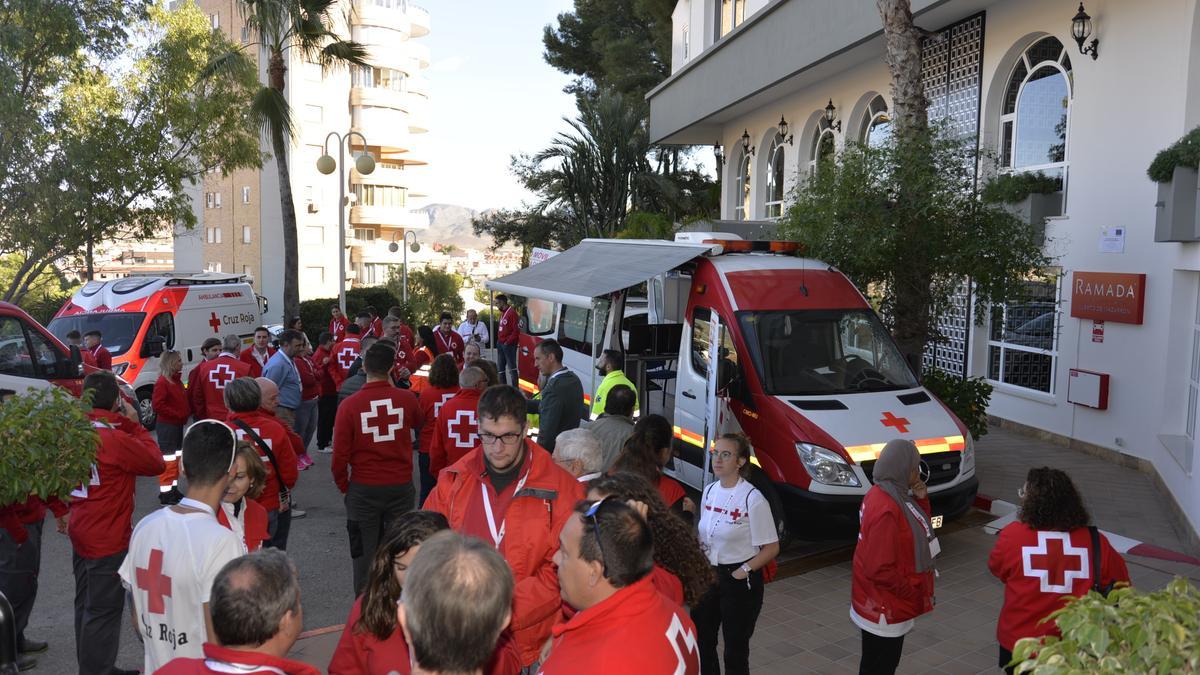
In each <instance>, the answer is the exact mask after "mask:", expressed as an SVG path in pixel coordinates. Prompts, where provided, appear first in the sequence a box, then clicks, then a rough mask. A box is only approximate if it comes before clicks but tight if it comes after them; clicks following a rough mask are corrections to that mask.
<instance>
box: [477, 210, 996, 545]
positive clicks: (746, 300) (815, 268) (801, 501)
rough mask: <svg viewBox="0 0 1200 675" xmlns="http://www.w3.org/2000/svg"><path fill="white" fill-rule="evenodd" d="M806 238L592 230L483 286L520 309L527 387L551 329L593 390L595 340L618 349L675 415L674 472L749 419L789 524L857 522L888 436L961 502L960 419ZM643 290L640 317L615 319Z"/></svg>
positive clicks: (964, 481)
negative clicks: (658, 237)
mask: <svg viewBox="0 0 1200 675" xmlns="http://www.w3.org/2000/svg"><path fill="white" fill-rule="evenodd" d="M796 251H797V245H796V244H795V243H792V242H768V241H746V240H741V239H739V238H738V237H737V235H731V234H722V233H711V232H710V233H681V234H679V235H677V240H676V241H675V242H669V241H635V240H604V239H588V240H584V241H583V242H582V243H580V244H579V245H577V246H575V247H573V248H571V249H568V250H567V251H564V252H562V253H561V254H559V255H557V256H554V257H552V258H549V259H547V260H545V261H543V262H540V263H538V264H537V265H531V266H530V267H527V268H525V269H522V270H519V271H517V272H515V273H513V274H510V275H508V276H506V277H502V278H500V279H496V280H493V281H490V282H488V284H487V286H488V288H489V289H491V290H492V291H494V292H502V293H505V294H507V295H509V296H510V297H514V298H516V302H517V304H518V306H520V307H521V308H522V322H521V325H522V332H521V335H520V346H519V351H518V357H517V360H518V367H519V372H520V380H521V382H520V385H521V388H522V390H524V391H525V392H527V393H530V394H532V393H534V392H536V391H537V390H538V374H537V370H536V368H535V367H534V365H533V348H534V347H535V346H536V344H537V343H538V342H540V341H542V340H544V339H547V338H554V339H555V340H557V341H558V342H559V344H561V345H562V347H563V350H564V361H565V364H566V365H567V367H569V368H571V369H572V370H574V371H575V372H576V373H577V374H578V375H579V378H580V380H581V381H582V382H583V385H584V391H585V394H586V395H587V396H588V400H589V401H590V395H591V393H592V392H594V391H595V387H596V386H597V385H598V384H599V376H598V375H597V374H596V372H595V369H594V367H593V364H594V362H595V359H596V357H597V356H598V355H599V353H600V350H602V349H617V350H620V351H622V352H624V353H625V354H626V359H627V362H626V374H627V375H629V376H630V378H632V379H634V381H635V382H637V383H638V384H639V396H640V399H641V400H640V404H641V410H642V411H643V413H645V412H651V413H659V414H662V415H664V416H666V417H667V418H668V419H670V420H671V422H672V425H673V426H674V432H675V438H676V442H675V443H676V448H675V449H676V457H675V460H674V463H673V464H674V466H673V467H669V471H670V472H671V473H672V474H673V475H674V476H675V477H676V478H678V479H679V480H680V481H682V482H684V483H686V484H687V485H690V486H691V487H693V488H695V489H702V488H703V486H704V485H705V484H706V483H708V482H710V481H711V480H712V474H711V471H710V468H709V455H708V452H706V448H709V447H711V444H712V442H713V439H714V438H716V436H718V435H719V434H721V433H725V432H728V431H742V432H744V433H745V434H746V435H747V436H749V438H750V440H751V442H752V444H753V448H754V458H755V462H756V463H757V464H758V465H759V466H761V467H762V469H763V470H764V471H765V472H766V474H767V475H768V476H769V478H770V479H771V481H772V482H773V484H774V487H775V489H776V491H777V493H778V496H779V497H780V500H781V501H782V503H783V505H784V511H785V516H786V521H787V525H788V529H789V530H790V531H792V532H803V531H806V530H812V531H827V530H830V529H832V530H835V531H842V530H844V529H846V528H847V527H849V528H854V527H856V526H857V512H858V507H859V504H860V503H861V501H862V497H863V495H864V494H866V492H867V490H868V489H869V488H870V486H871V469H872V467H873V465H874V463H875V460H876V459H877V458H878V456H879V452H880V450H881V449H882V448H883V446H884V444H885V443H887V442H888V441H889V440H891V439H893V438H905V439H909V440H911V441H913V442H914V443H915V444H916V446H917V447H918V449H919V450H920V452H921V457H922V462H921V471H922V473H923V476H924V477H925V479H926V482H927V483H928V485H929V493H930V497H931V500H932V502H933V507H934V515H935V519H934V522H935V524H939V525H940V523H941V521H942V520H943V518H944V517H954V516H957V515H959V514H961V513H963V512H964V511H966V510H967V509H968V508H969V507H970V506H971V505H972V503H973V502H974V498H975V494H976V490H977V488H978V480H977V479H976V477H975V458H974V449H973V447H972V440H971V438H970V434H969V433H968V432H967V429H966V427H965V426H964V425H963V424H962V422H960V421H959V420H958V419H957V418H956V417H955V416H954V414H953V413H951V412H950V410H949V409H948V408H947V407H946V406H945V405H943V404H942V403H941V402H940V401H939V400H938V399H937V398H935V397H934V396H933V395H932V394H930V392H929V391H928V390H926V389H925V388H924V387H922V386H921V384H920V382H919V380H918V377H917V375H916V374H915V373H914V372H913V371H912V370H911V369H910V367H909V366H908V364H907V363H906V362H905V360H904V358H903V357H902V356H901V354H900V351H899V350H898V349H897V347H896V345H895V343H894V342H893V341H892V338H891V336H890V335H889V334H888V331H887V330H886V329H885V328H884V326H883V324H882V323H881V322H880V320H879V317H878V316H876V314H875V312H874V311H873V310H872V309H871V306H870V305H869V304H868V303H867V301H866V299H865V298H864V297H863V295H862V294H861V293H860V292H859V291H858V289H857V288H856V287H855V286H854V284H852V283H851V282H850V280H849V279H847V278H846V277H845V275H843V274H842V273H841V272H839V271H838V270H836V269H834V268H833V267H831V266H830V265H828V264H826V263H823V262H820V261H817V260H810V259H805V258H801V257H797V256H796V255H795V253H796ZM642 295H645V296H646V297H647V303H648V307H647V319H646V322H645V323H644V324H641V323H633V324H631V323H630V322H628V321H621V320H617V321H614V320H612V318H613V317H618V318H620V317H624V316H625V311H624V310H625V305H626V302H627V299H628V298H629V297H630V296H642ZM651 385H653V387H651ZM649 388H653V389H654V391H647V389H649ZM777 518H778V514H777ZM810 526H815V527H810Z"/></svg>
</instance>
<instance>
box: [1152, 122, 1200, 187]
mask: <svg viewBox="0 0 1200 675" xmlns="http://www.w3.org/2000/svg"><path fill="white" fill-rule="evenodd" d="M1177 166H1186V167H1191V168H1193V169H1200V127H1196V128H1195V129H1192V130H1191V131H1189V132H1187V133H1186V134H1184V135H1183V138H1181V139H1179V140H1178V141H1175V142H1174V143H1173V144H1171V146H1170V147H1168V148H1166V149H1165V150H1161V151H1159V153H1158V154H1157V155H1155V156H1154V161H1153V162H1150V168H1148V169H1146V175H1148V176H1150V180H1152V181H1154V182H1155V183H1168V182H1170V181H1171V176H1172V175H1174V173H1175V167H1177Z"/></svg>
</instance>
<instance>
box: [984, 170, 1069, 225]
mask: <svg viewBox="0 0 1200 675" xmlns="http://www.w3.org/2000/svg"><path fill="white" fill-rule="evenodd" d="M979 196H980V198H981V199H982V200H983V201H984V202H986V203H988V204H999V205H1000V206H1002V207H1003V208H1005V209H1006V210H1008V211H1010V212H1011V213H1012V214H1013V215H1015V216H1016V217H1017V218H1019V219H1021V220H1022V221H1024V222H1026V223H1029V225H1030V227H1033V228H1034V229H1035V230H1037V232H1038V234H1039V235H1043V236H1044V235H1045V232H1046V219H1047V218H1050V217H1053V216H1061V215H1062V212H1063V194H1062V178H1059V177H1056V176H1047V175H1046V174H1044V173H1042V172H1040V171H1032V172H1020V173H1001V174H998V175H996V176H994V177H992V179H991V180H990V181H988V182H987V184H986V185H984V186H983V189H982V190H981V191H980V193H979Z"/></svg>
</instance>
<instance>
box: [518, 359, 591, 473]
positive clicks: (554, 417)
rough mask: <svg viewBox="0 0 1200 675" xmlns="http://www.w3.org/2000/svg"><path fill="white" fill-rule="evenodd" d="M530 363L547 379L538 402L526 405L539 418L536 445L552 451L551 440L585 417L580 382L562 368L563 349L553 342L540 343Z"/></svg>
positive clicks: (575, 427) (576, 425)
mask: <svg viewBox="0 0 1200 675" xmlns="http://www.w3.org/2000/svg"><path fill="white" fill-rule="evenodd" d="M533 362H534V364H535V365H536V366H537V369H538V372H540V373H541V374H542V375H543V376H544V377H545V378H546V384H545V385H543V386H542V392H541V394H542V397H541V400H532V401H530V402H529V412H530V414H534V415H538V416H539V417H540V420H539V423H538V438H537V442H538V445H540V446H542V447H543V448H545V449H547V450H550V451H553V450H554V439H555V438H557V437H558V435H559V434H560V433H562V432H564V431H567V430H569V429H577V428H578V427H579V422H580V420H582V419H583V417H584V415H585V414H586V409H585V407H584V403H583V383H582V382H580V381H579V376H578V375H576V374H575V373H574V372H573V371H571V370H570V369H568V368H567V367H566V366H564V365H563V350H562V347H560V346H559V344H558V342H557V341H555V340H543V341H542V342H540V343H539V344H538V346H537V348H536V349H534V350H533Z"/></svg>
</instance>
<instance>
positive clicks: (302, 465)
mask: <svg viewBox="0 0 1200 675" xmlns="http://www.w3.org/2000/svg"><path fill="white" fill-rule="evenodd" d="M307 468H308V465H307V464H305V463H304V460H302V459H299V458H297V459H296V470H297V471H303V470H305V469H307Z"/></svg>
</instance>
